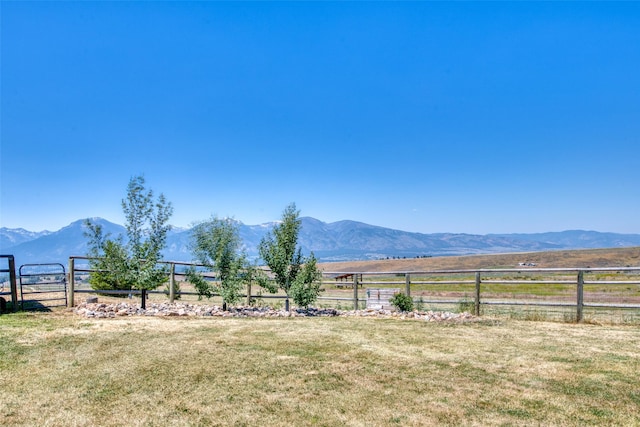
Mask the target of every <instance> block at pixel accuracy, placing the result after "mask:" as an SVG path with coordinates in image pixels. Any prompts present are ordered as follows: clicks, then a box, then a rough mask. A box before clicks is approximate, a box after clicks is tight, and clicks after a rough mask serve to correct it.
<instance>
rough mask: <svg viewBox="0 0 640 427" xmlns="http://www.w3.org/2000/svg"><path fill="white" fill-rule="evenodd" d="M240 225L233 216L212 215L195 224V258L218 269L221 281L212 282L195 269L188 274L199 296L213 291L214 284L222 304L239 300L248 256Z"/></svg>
mask: <svg viewBox="0 0 640 427" xmlns="http://www.w3.org/2000/svg"><path fill="white" fill-rule="evenodd" d="M240 246H241V244H240V233H239V230H238V225H237V224H236V223H235V222H234V221H233V220H231V219H228V218H227V219H219V218H217V217H213V218H211V219H210V220H208V221H204V222H201V223H199V224H196V225H195V226H194V227H193V229H192V231H191V250H192V252H193V255H194V257H195V258H196V260H197V261H198V262H199V263H200V264H202V265H204V266H206V268H207V269H208V270H209V271H212V272H213V273H215V275H216V277H217V278H218V279H219V282H217V283H216V284H210V283H209V282H207V281H206V280H204V278H203V277H202V276H199V277H197V275H195V272H194V271H191V272H190V273H189V274H188V278H189V280H190V281H192V283H193V284H194V286H195V287H196V290H197V291H198V294H199V295H200V296H206V297H207V298H209V297H211V296H212V295H213V292H214V290H216V289H214V288H217V291H218V293H219V294H220V295H221V296H222V302H223V305H224V306H225V308H226V305H227V304H235V303H237V302H238V301H239V300H240V295H241V294H240V291H241V290H242V285H243V278H242V271H243V269H244V266H245V263H246V256H245V255H244V253H242V252H241V251H240Z"/></svg>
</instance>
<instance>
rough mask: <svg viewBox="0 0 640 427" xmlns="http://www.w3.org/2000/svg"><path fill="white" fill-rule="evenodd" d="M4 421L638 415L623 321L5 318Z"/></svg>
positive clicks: (390, 420)
mask: <svg viewBox="0 0 640 427" xmlns="http://www.w3.org/2000/svg"><path fill="white" fill-rule="evenodd" d="M0 340H1V341H0V342H1V343H2V345H1V346H0V390H1V396H2V398H0V417H1V419H2V420H3V423H6V424H7V425H36V424H37V425H65V426H66V425H106V426H108V425H123V424H126V425H145V426H153V425H169V424H171V425H327V426H328V425H349V426H364V425H368V426H371V425H373V426H383V425H394V424H397V425H460V424H464V425H488V424H490V425H501V424H507V425H513V424H515V425H539V424H546V425H584V424H592V425H594V424H598V425H601V424H609V425H611V424H617V425H633V424H640V415H639V413H640V389H639V387H638V384H637V372H638V368H640V331H639V330H638V328H637V327H630V326H606V327H603V326H595V325H567V324H557V323H543V322H518V321H511V320H507V321H501V322H495V321H486V322H481V323H469V324H445V323H424V322H419V321H399V320H382V319H366V318H313V319H300V318H298V319H193V318H189V319H175V318H174V319H164V318H144V317H140V318H123V319H113V320H88V319H83V318H78V317H75V316H72V315H69V314H54V315H51V314H16V315H4V316H2V317H0Z"/></svg>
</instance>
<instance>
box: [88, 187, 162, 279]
mask: <svg viewBox="0 0 640 427" xmlns="http://www.w3.org/2000/svg"><path fill="white" fill-rule="evenodd" d="M122 210H123V212H124V214H125V218H126V225H125V227H126V229H127V241H126V243H125V242H124V241H123V238H122V237H121V236H119V237H118V238H115V239H111V238H109V236H108V235H104V234H103V231H102V227H101V226H100V224H94V223H92V222H91V221H90V220H87V221H86V222H85V225H86V227H87V231H86V232H85V236H87V237H88V239H89V256H90V257H91V260H90V266H91V269H92V270H94V273H92V275H91V278H90V280H89V281H90V283H91V285H92V287H93V288H94V289H101V290H106V289H116V290H124V289H134V288H135V289H145V290H151V289H155V288H157V287H158V286H159V285H160V284H162V283H163V282H164V281H165V280H166V271H165V269H164V268H161V267H159V266H158V265H157V263H158V261H160V255H161V252H162V249H164V247H165V245H166V239H167V232H168V231H169V230H170V228H171V226H170V225H168V221H169V218H170V217H171V215H172V213H173V207H172V205H171V202H168V201H167V200H166V198H165V197H164V195H163V194H160V196H159V197H158V198H157V199H154V197H153V192H152V190H147V189H146V188H145V180H144V177H143V176H134V177H133V178H131V180H130V181H129V185H128V186H127V196H126V198H125V199H123V200H122Z"/></svg>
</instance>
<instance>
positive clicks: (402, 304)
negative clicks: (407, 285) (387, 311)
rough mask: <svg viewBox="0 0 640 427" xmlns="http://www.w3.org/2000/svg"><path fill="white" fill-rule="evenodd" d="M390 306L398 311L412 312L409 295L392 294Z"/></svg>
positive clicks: (411, 300)
mask: <svg viewBox="0 0 640 427" xmlns="http://www.w3.org/2000/svg"><path fill="white" fill-rule="evenodd" d="M389 302H390V303H391V305H392V306H394V307H395V308H396V310H399V311H413V299H412V298H411V297H410V296H409V295H405V294H400V293H399V294H394V295H393V297H391V299H390V300H389Z"/></svg>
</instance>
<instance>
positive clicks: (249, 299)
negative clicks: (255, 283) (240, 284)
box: [247, 279, 251, 306]
mask: <svg viewBox="0 0 640 427" xmlns="http://www.w3.org/2000/svg"><path fill="white" fill-rule="evenodd" d="M250 305H251V279H249V281H248V282H247V306H250Z"/></svg>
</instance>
